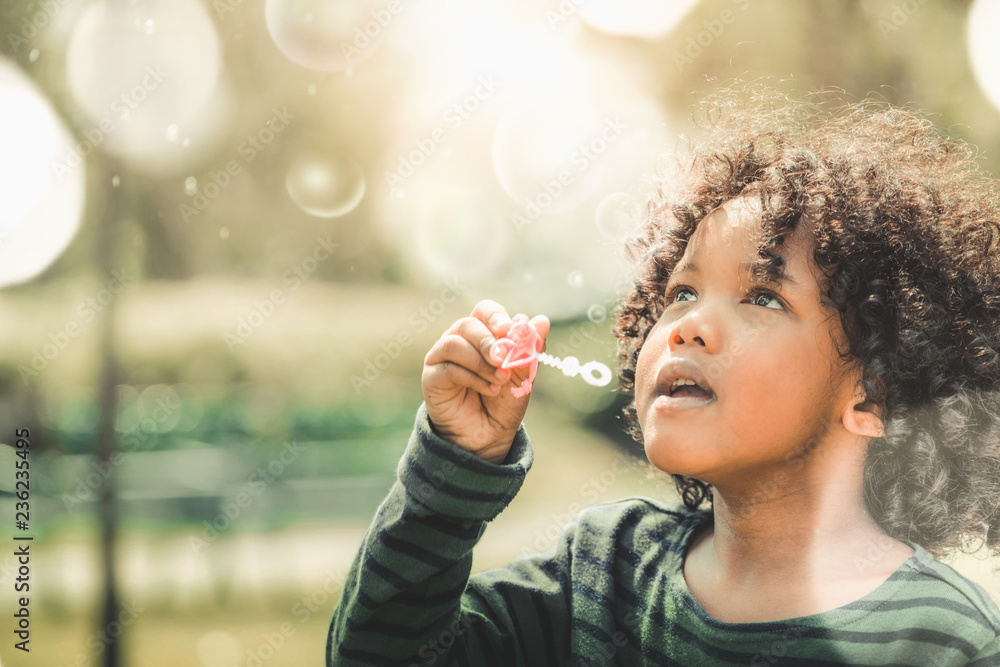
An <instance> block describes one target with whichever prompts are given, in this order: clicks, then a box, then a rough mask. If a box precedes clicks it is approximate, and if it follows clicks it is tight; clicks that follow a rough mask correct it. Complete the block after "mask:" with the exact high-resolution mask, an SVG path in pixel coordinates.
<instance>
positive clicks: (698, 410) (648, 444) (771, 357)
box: [635, 200, 853, 486]
mask: <svg viewBox="0 0 1000 667" xmlns="http://www.w3.org/2000/svg"><path fill="white" fill-rule="evenodd" d="M760 236H761V232H760V217H759V215H758V213H756V209H755V208H754V207H753V205H752V203H751V202H748V201H746V200H734V201H730V202H728V203H727V204H725V205H724V206H722V207H720V208H719V209H717V210H716V211H714V212H712V213H711V214H709V215H708V216H706V217H705V219H704V220H702V222H701V223H700V224H699V225H698V228H697V230H696V231H695V233H694V234H693V235H692V237H691V239H690V241H689V243H688V246H687V248H686V250H685V254H684V258H683V259H682V260H681V262H680V263H678V266H677V268H676V269H675V271H674V274H673V275H672V276H671V278H670V281H669V282H668V283H667V285H666V290H665V298H666V301H665V303H666V306H665V308H664V311H663V314H662V315H661V317H660V319H659V321H658V322H657V323H656V325H655V326H654V327H653V328H652V330H651V331H650V333H649V336H648V338H647V339H646V342H645V344H644V345H643V347H642V350H641V351H640V353H639V358H638V361H637V364H636V381H635V400H636V409H637V413H638V418H639V424H640V426H641V428H642V432H643V441H644V444H645V450H646V455H647V457H648V458H649V460H650V462H651V463H653V465H655V466H657V467H658V468H660V469H662V470H664V471H666V472H670V473H675V474H683V475H687V476H689V477H694V478H697V479H700V480H703V481H705V482H709V483H711V484H715V485H716V486H721V485H722V484H725V483H726V482H727V481H729V482H731V483H739V482H740V481H743V482H746V481H747V480H750V479H753V477H754V473H763V472H764V471H765V470H766V469H767V468H768V466H769V465H770V464H775V463H781V462H785V461H787V460H788V459H789V458H790V457H791V456H794V455H795V454H796V453H797V452H799V451H800V450H801V447H802V445H803V444H805V443H807V442H809V441H810V440H811V438H813V437H814V436H815V435H817V434H820V433H823V431H824V427H825V426H828V425H829V424H831V420H837V421H835V422H833V423H834V424H836V423H839V416H840V411H841V410H842V409H843V406H844V401H845V400H848V399H850V397H851V390H852V388H853V382H851V381H849V380H851V379H853V377H852V376H851V375H850V374H844V373H842V372H841V371H840V362H839V359H838V358H837V355H836V351H835V347H834V343H833V341H832V340H831V333H833V334H835V335H837V336H838V339H839V340H842V339H843V333H842V329H841V326H840V322H839V319H838V318H837V317H836V314H835V313H833V312H832V311H830V310H829V309H827V308H823V307H821V305H820V291H819V290H820V288H819V283H818V281H817V280H816V278H815V276H814V275H813V272H812V270H811V266H812V265H813V262H812V258H811V254H812V247H813V241H812V237H811V235H810V232H809V231H808V230H807V229H806V228H805V227H804V226H800V227H799V228H798V229H796V231H795V234H793V235H790V236H788V237H786V239H785V243H784V245H782V246H780V248H781V249H782V250H781V254H782V257H784V259H785V266H784V269H785V271H786V273H787V274H788V276H789V278H791V280H793V281H795V282H794V283H792V282H788V281H786V282H783V283H781V284H780V289H778V286H776V285H771V286H767V285H752V284H750V282H749V281H750V276H749V271H748V270H747V269H746V268H745V267H743V268H741V264H744V263H749V262H751V261H752V260H754V259H755V258H756V254H757V253H756V248H757V245H758V242H759V239H760ZM686 262H692V263H694V264H695V265H696V266H697V268H698V271H697V272H692V271H684V272H681V269H682V267H683V266H684V264H685V263H686ZM682 286H683V287H682ZM679 287H680V288H681V289H677V288H679ZM758 287H759V288H760V289H761V290H770V292H768V291H757V289H758ZM675 357H677V358H682V359H685V360H688V361H690V362H693V363H694V364H696V365H697V366H698V368H699V369H700V371H701V373H702V375H703V376H704V377H705V378H706V379H707V381H708V383H709V385H710V388H711V389H712V391H713V392H714V395H715V399H714V400H711V401H710V402H707V403H702V404H700V405H698V406H696V407H690V408H687V409H677V408H675V407H672V406H677V405H680V401H678V400H677V399H670V400H668V399H667V398H666V396H665V395H664V394H669V392H670V386H669V381H668V380H665V376H666V371H665V369H664V364H666V363H667V362H668V361H670V360H671V359H672V358H675ZM687 402H688V403H689V404H691V403H692V402H693V401H690V400H688V401H687ZM748 473H749V476H748Z"/></svg>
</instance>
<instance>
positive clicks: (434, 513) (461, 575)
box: [326, 406, 1000, 667]
mask: <svg viewBox="0 0 1000 667" xmlns="http://www.w3.org/2000/svg"><path fill="white" fill-rule="evenodd" d="M531 462H532V449H531V444H530V443H529V441H528V438H527V435H526V434H525V432H524V429H523V427H522V428H521V429H520V430H519V431H518V434H517V437H516V438H515V440H514V444H513V446H512V448H511V451H510V453H509V455H508V456H507V458H506V459H505V460H504V462H503V463H501V464H492V463H487V462H485V461H482V460H480V459H479V458H477V457H475V456H474V455H472V454H469V453H468V452H465V451H463V450H461V449H459V448H458V447H456V446H454V445H452V444H450V443H448V442H446V441H444V440H442V439H441V438H439V437H437V436H436V435H435V434H434V433H433V432H432V431H431V429H430V424H429V422H428V420H427V413H426V409H425V408H424V407H423V406H421V408H420V410H419V412H418V414H417V423H416V427H415V429H414V432H413V435H412V436H411V438H410V442H409V444H408V446H407V448H406V452H405V453H404V455H403V457H402V459H401V460H400V463H399V467H398V479H397V481H396V483H395V484H394V486H393V488H392V490H391V491H390V492H389V495H388V497H387V498H386V499H385V501H384V502H383V503H382V505H381V506H380V507H379V509H378V511H377V512H376V516H375V519H374V521H373V522H372V524H371V526H370V527H369V529H368V531H367V533H366V534H365V537H364V540H363V543H362V545H361V548H360V550H359V552H358V554H357V556H356V557H355V559H354V563H353V565H352V566H351V569H350V571H349V573H348V575H347V578H346V580H345V582H344V589H343V593H342V597H341V599H340V601H339V602H338V604H337V607H336V609H335V610H334V615H333V621H332V623H331V626H330V634H329V637H328V642H327V651H326V652H327V665H328V666H332V665H403V666H404V667H408V666H414V665H419V666H424V665H474V666H477V667H478V666H480V665H482V666H488V665H498V666H504V667H506V666H512V665H544V666H555V665H588V666H589V665H612V664H614V665H683V666H684V667H689V666H692V665H753V666H758V665H760V666H767V667H770V666H772V665H789V666H792V665H801V666H803V667H805V666H807V665H808V666H810V667H813V666H817V665H844V664H851V665H913V666H919V667H929V666H932V665H933V666H938V667H946V666H947V667H951V666H958V665H970V666H973V665H974V666H975V667H986V666H987V665H990V666H998V665H1000V610H998V608H997V605H996V604H995V603H994V602H993V601H992V600H991V599H990V598H989V596H988V595H987V593H986V591H985V590H984V589H983V588H982V587H980V586H978V585H977V584H975V583H973V582H971V581H969V580H968V579H966V578H964V577H962V576H961V575H960V574H958V573H957V572H955V570H953V569H952V568H951V567H949V566H947V565H945V564H943V563H941V562H939V561H937V560H935V559H934V558H933V557H932V556H931V555H930V554H929V553H928V552H927V551H926V550H924V549H923V548H921V547H920V546H919V545H916V544H912V543H911V546H912V547H913V548H914V551H915V553H914V555H913V556H912V557H911V558H910V559H909V560H907V561H906V562H905V563H903V564H902V565H901V566H900V567H899V569H897V570H896V571H895V572H894V573H893V574H892V576H890V577H889V579H888V580H887V581H886V582H885V583H884V584H882V585H880V586H879V587H878V588H876V589H875V590H874V591H872V592H871V593H869V594H868V595H865V596H864V597H862V598H861V599H859V600H856V601H855V602H852V603H850V604H847V605H844V606H842V607H839V608H837V609H834V610H832V611H828V612H823V613H819V614H814V615H811V616H803V617H799V618H794V619H788V620H783V621H775V622H766V623H723V622H720V621H718V620H715V619H714V618H712V617H711V616H709V615H708V614H706V613H705V611H704V610H703V609H702V608H701V606H700V605H699V604H698V602H697V601H696V600H695V599H694V597H693V596H692V594H691V591H690V590H689V589H688V587H687V584H686V583H685V579H684V575H683V570H682V565H683V556H684V553H685V549H686V547H687V545H688V542H689V540H690V538H691V536H692V535H693V533H694V532H695V530H696V529H697V527H698V526H699V525H701V524H702V523H703V522H705V521H711V520H712V513H711V510H699V511H691V510H688V509H687V508H685V507H684V506H683V505H680V504H677V505H671V504H665V503H662V502H659V501H655V500H651V499H646V498H638V497H636V498H625V499H622V500H619V501H615V502H606V503H599V504H596V505H592V506H590V507H588V508H586V509H584V510H583V511H581V512H580V514H579V515H578V517H577V518H576V519H575V520H574V521H572V522H570V523H569V524H568V525H567V526H566V527H565V528H564V529H563V531H562V534H561V535H560V537H559V539H558V540H557V543H556V544H555V545H554V546H553V548H552V549H550V550H549V551H548V552H546V553H543V554H524V555H521V556H518V557H516V558H515V559H514V560H513V561H511V563H510V564H509V565H508V566H507V567H504V568H497V569H493V570H488V571H486V572H481V573H479V574H476V575H475V576H473V577H470V576H469V573H470V570H471V564H472V549H473V547H474V546H475V544H476V542H477V541H478V539H479V537H480V536H481V535H482V533H483V530H484V529H485V527H486V523H487V522H488V521H490V520H492V519H493V518H494V517H496V516H497V515H498V514H499V513H500V512H501V511H502V510H503V509H504V507H506V506H507V504H508V503H509V502H510V500H511V499H512V498H513V497H514V495H515V494H516V493H517V491H518V489H519V488H520V486H521V483H522V482H523V480H524V476H525V474H526V473H527V472H528V469H529V468H530V467H531Z"/></svg>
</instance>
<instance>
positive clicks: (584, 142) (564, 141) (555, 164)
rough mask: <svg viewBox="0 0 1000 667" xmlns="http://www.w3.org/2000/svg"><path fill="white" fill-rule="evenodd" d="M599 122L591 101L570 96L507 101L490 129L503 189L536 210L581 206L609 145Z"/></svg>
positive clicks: (496, 169) (553, 211)
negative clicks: (495, 125) (502, 113)
mask: <svg viewBox="0 0 1000 667" xmlns="http://www.w3.org/2000/svg"><path fill="white" fill-rule="evenodd" d="M603 125H604V123H602V121H601V119H600V118H599V117H598V116H597V114H596V113H594V110H593V109H592V108H590V106H589V105H587V104H586V103H585V102H582V101H580V100H578V99H574V98H572V97H565V96H555V95H553V96H548V97H538V98H534V99H528V100H523V101H522V102H520V103H518V104H515V105H513V106H511V108H510V109H508V110H507V111H506V112H505V113H504V115H503V117H502V118H501V119H500V122H499V123H498V125H497V128H496V132H495V133H494V135H493V168H494V170H495V171H496V175H497V179H498V180H499V181H500V185H501V187H503V189H504V192H506V193H507V194H508V195H510V197H511V198H513V199H514V201H516V202H517V203H518V204H521V205H524V206H526V207H529V209H530V207H531V206H535V207H537V209H538V211H539V213H562V212H565V211H569V210H572V209H574V208H576V207H577V206H579V205H580V204H581V203H583V201H584V200H585V199H586V198H587V197H589V196H590V194H591V193H592V192H593V190H594V188H595V186H596V185H597V183H598V182H599V181H600V179H601V175H602V174H603V169H604V165H603V163H602V158H603V154H604V152H605V151H606V150H608V148H609V146H608V142H607V141H606V140H605V139H604V138H602V136H601V132H602V129H603ZM536 215H537V214H536ZM530 217H532V218H533V217H535V216H530Z"/></svg>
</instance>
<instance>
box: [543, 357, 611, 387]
mask: <svg viewBox="0 0 1000 667" xmlns="http://www.w3.org/2000/svg"><path fill="white" fill-rule="evenodd" d="M537 358H538V361H540V362H542V363H543V364H545V365H546V366H551V367H553V368H558V369H559V370H561V371H562V373H563V375H565V376H566V377H573V376H574V375H579V376H580V377H582V378H583V381H584V382H586V383H587V384H589V385H590V386H592V387H603V386H605V385H607V384H608V383H609V382H611V369H610V368H608V366H607V364H602V363H601V362H599V361H588V362H587V363H585V364H583V365H582V366H581V365H580V360H579V359H577V358H576V357H566V358H565V359H560V358H559V357H553V356H552V355H551V354H546V353H545V352H539V353H538V357H537Z"/></svg>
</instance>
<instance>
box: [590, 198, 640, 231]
mask: <svg viewBox="0 0 1000 667" xmlns="http://www.w3.org/2000/svg"><path fill="white" fill-rule="evenodd" d="M594 218H595V222H596V223H597V229H598V231H600V232H601V235H602V236H604V237H605V238H608V239H612V240H614V241H624V240H625V239H627V238H629V237H630V236H632V235H633V234H635V232H636V230H638V229H639V224H640V222H641V219H642V207H641V206H640V205H639V200H637V199H636V198H635V197H633V196H632V195H629V194H626V193H624V192H613V193H611V194H610V195H608V196H607V197H605V198H604V199H602V200H601V203H600V204H598V205H597V213H596V214H595V216H594Z"/></svg>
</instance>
